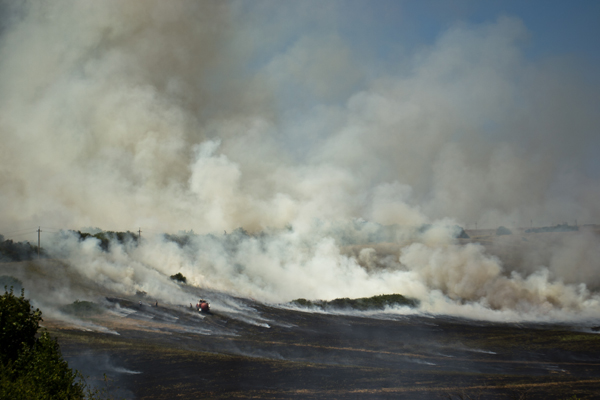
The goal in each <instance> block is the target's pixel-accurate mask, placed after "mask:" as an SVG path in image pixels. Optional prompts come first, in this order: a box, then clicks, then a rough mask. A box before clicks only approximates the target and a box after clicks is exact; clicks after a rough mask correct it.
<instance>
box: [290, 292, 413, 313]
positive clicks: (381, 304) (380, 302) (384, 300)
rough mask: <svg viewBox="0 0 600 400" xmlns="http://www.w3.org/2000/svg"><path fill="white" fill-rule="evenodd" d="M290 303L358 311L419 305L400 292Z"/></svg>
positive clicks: (303, 300) (325, 308)
mask: <svg viewBox="0 0 600 400" xmlns="http://www.w3.org/2000/svg"><path fill="white" fill-rule="evenodd" d="M291 303H292V304H294V305H297V306H301V307H317V308H320V309H322V310H330V309H353V310H359V311H367V310H384V309H385V308H386V307H394V306H407V307H417V306H418V305H419V302H418V300H415V299H410V298H407V297H404V296H402V295H401V294H382V295H379V296H373V297H363V298H360V299H349V298H341V299H334V300H331V301H324V300H316V301H310V300H306V299H296V300H293V301H292V302H291Z"/></svg>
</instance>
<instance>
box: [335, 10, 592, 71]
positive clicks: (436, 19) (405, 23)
mask: <svg viewBox="0 0 600 400" xmlns="http://www.w3.org/2000/svg"><path fill="white" fill-rule="evenodd" d="M346 4H347V5H348V10H349V11H350V14H351V15H352V14H354V15H353V16H351V17H350V18H349V19H348V21H347V22H348V24H345V27H344V28H345V30H346V31H347V32H348V33H349V34H352V31H354V33H355V34H365V33H366V34H367V35H370V36H371V38H372V40H376V41H377V42H379V43H383V44H386V45H387V47H388V48H390V47H392V46H393V43H394V42H401V43H403V44H404V45H406V46H418V45H423V44H430V43H432V42H433V41H434V40H435V39H436V38H437V37H438V36H439V35H440V33H441V32H443V31H444V30H446V29H447V28H448V27H449V26H450V25H452V24H454V23H456V22H459V21H461V22H467V23H472V24H480V23H485V22H492V21H494V20H496V19H497V18H498V17H499V16H501V15H507V16H514V17H518V18H520V19H521V20H522V21H523V23H524V24H525V26H526V27H527V29H528V30H529V31H530V33H531V43H530V47H529V54H530V55H531V56H532V57H543V56H552V55H556V54H572V55H576V56H579V57H582V58H585V59H588V60H590V61H595V62H598V61H600V39H599V38H600V2H598V1H570V2H567V1H560V0H544V1H535V0H532V1H519V0H489V1H476V0H456V1H440V0H437V1H435V0H421V1H414V0H409V1H397V0H386V1H375V2H363V1H360V2H352V1H350V2H347V3H346ZM361 19H362V20H363V22H362V23H361ZM368 19H372V20H373V23H372V24H369V22H367V20H368ZM355 23H356V25H355ZM361 25H362V26H361ZM365 30H372V32H371V33H370V34H369V33H368V32H365Z"/></svg>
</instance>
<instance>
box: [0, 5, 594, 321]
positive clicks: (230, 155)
mask: <svg viewBox="0 0 600 400" xmlns="http://www.w3.org/2000/svg"><path fill="white" fill-rule="evenodd" d="M268 5H270V6H274V10H273V9H272V8H273V7H268ZM338 6H339V3H332V5H330V6H328V8H327V9H326V10H324V12H323V13H321V14H320V16H319V17H313V16H312V15H314V12H308V11H307V8H309V7H308V6H306V5H280V4H277V6H275V5H274V4H273V3H267V2H257V3H251V4H245V3H237V2H223V1H205V2H195V1H171V2H164V1H158V0H157V1H144V2H142V1H104V2H93V1H81V2H71V1H54V2H51V3H49V2H41V1H30V2H27V3H26V4H25V5H23V6H22V7H18V10H16V9H15V10H13V9H11V8H5V9H3V12H4V13H5V15H4V16H3V19H2V21H10V22H7V23H5V22H2V29H3V31H2V36H1V37H0V135H1V138H2V146H1V147H0V154H1V157H0V187H1V188H2V190H1V192H0V210H2V211H0V225H1V226H2V227H5V229H6V230H7V231H10V230H16V229H21V228H23V227H25V226H31V225H36V226H37V225H39V224H41V222H40V221H43V224H44V225H48V226H58V227H65V228H67V227H69V228H78V227H81V226H101V227H103V228H106V229H110V230H128V229H130V230H133V229H136V228H137V227H139V226H141V227H143V229H144V230H146V231H148V232H151V231H157V232H175V231H177V230H189V229H193V230H194V231H195V232H198V233H211V232H218V233H219V235H220V233H221V232H223V230H226V231H229V232H231V231H233V230H234V229H236V228H238V227H243V228H245V229H246V230H248V231H250V232H257V231H261V230H265V231H267V232H271V233H270V234H269V235H268V237H267V238H263V239H260V238H257V237H252V236H250V237H241V238H240V239H239V243H236V245H235V250H232V248H231V247H230V246H229V244H228V243H229V242H227V240H229V239H227V240H226V239H224V238H220V236H199V237H196V238H194V239H193V246H192V247H190V248H187V249H181V248H179V247H178V246H177V245H176V244H174V243H172V242H167V241H164V240H163V239H161V238H160V237H158V236H157V237H152V236H151V235H148V238H147V241H146V242H144V244H143V245H142V246H139V247H127V246H114V247H113V248H112V249H111V251H110V252H108V253H106V252H102V251H100V250H99V248H98V247H97V244H96V243H94V242H93V241H85V242H81V243H80V242H78V241H77V240H75V238H71V239H65V241H64V242H62V243H57V244H55V248H56V249H58V250H55V253H56V254H61V255H63V256H65V257H68V260H69V262H70V263H71V264H72V265H73V266H74V267H75V268H77V270H78V271H79V272H80V273H81V274H82V275H83V276H85V277H87V278H89V279H92V280H94V281H96V282H99V283H100V285H102V286H104V287H106V288H109V289H110V290H114V291H119V292H123V293H129V294H131V293H135V291H136V290H144V291H149V292H153V293H157V294H158V293H163V297H164V298H165V299H175V300H177V301H179V300H181V301H182V302H183V303H184V304H187V303H188V302H189V301H187V299H184V297H185V296H184V295H178V294H177V293H178V290H179V289H178V287H177V285H175V284H174V283H172V282H170V281H169V280H168V275H170V274H174V273H176V272H180V271H181V272H182V273H183V274H184V275H185V276H188V277H189V279H190V281H191V282H192V283H194V284H196V285H200V286H204V287H211V288H214V289H219V290H224V291H228V292H233V293H236V294H240V295H245V296H252V297H255V298H257V299H260V300H263V301H272V302H278V301H288V300H291V299H292V298H296V297H306V298H323V299H330V298H334V297H342V296H347V297H361V296H369V295H374V294H380V293H389V292H400V293H403V294H405V295H408V296H414V297H417V298H419V299H421V300H422V304H423V306H422V308H423V310H425V311H430V312H450V313H457V314H464V315H469V314H470V313H471V311H469V310H471V309H475V310H476V311H478V312H479V311H480V312H479V314H480V315H482V316H486V315H488V316H489V314H486V310H489V309H492V310H495V311H494V312H497V313H503V312H504V314H498V315H499V316H498V317H497V318H499V319H501V318H504V317H506V318H519V317H518V316H519V315H525V316H527V317H533V316H536V315H540V311H542V312H543V315H545V316H548V318H566V316H565V315H563V314H561V312H563V311H566V312H568V313H572V312H576V313H579V315H586V316H589V315H596V314H597V312H598V298H597V295H595V294H594V293H593V292H590V291H589V289H588V288H587V286H586V284H587V283H591V284H593V285H597V284H598V282H599V276H598V273H597V272H596V271H597V270H598V268H597V261H596V260H598V258H597V257H595V253H596V250H594V249H595V247H594V243H595V242H596V241H597V239H596V238H595V237H594V236H590V235H576V236H573V237H572V238H571V239H569V240H566V241H564V242H563V243H562V244H561V246H560V247H558V248H556V249H553V250H552V251H551V252H549V253H548V249H547V248H546V249H545V250H543V251H540V253H543V254H540V256H539V257H537V256H535V255H532V256H530V257H522V259H521V261H520V262H519V264H518V265H511V266H510V268H508V269H507V268H506V266H505V265H504V264H503V261H501V260H500V259H499V258H497V257H495V256H492V255H490V254H487V253H486V252H485V249H484V248H483V247H482V246H479V245H475V244H469V245H466V246H463V245H460V244H459V243H458V242H456V241H455V240H454V239H453V237H452V234H450V232H448V229H447V228H446V227H448V226H453V225H454V224H456V223H458V224H462V225H465V224H473V223H475V222H478V223H479V225H480V226H488V227H496V226H498V225H505V226H509V227H517V226H523V225H527V223H528V222H529V221H530V220H534V221H548V220H550V221H551V222H563V221H572V220H574V219H576V218H577V219H578V220H579V221H589V222H594V221H595V220H597V219H598V217H599V216H600V208H599V205H598V202H597V201H596V200H597V198H598V194H600V184H599V180H598V173H597V171H596V170H594V169H593V168H592V166H593V165H594V164H593V158H594V154H595V152H594V151H592V150H593V149H598V148H599V145H600V143H599V140H598V136H597V135H596V131H597V130H598V128H599V127H600V120H599V118H600V116H599V115H600V114H599V113H597V112H596V108H597V106H596V105H597V104H598V98H597V93H598V91H597V90H596V88H595V87H594V86H593V85H590V84H589V83H588V82H581V81H580V80H579V79H578V74H577V72H578V71H577V69H576V68H573V67H572V65H571V64H569V63H567V62H564V63H563V62H553V60H540V61H532V60H530V59H528V58H527V57H525V56H524V53H523V47H522V46H523V43H524V42H525V41H526V39H527V35H528V34H527V29H526V27H524V26H523V24H522V23H521V22H520V21H519V20H517V19H514V18H508V17H503V18H499V19H498V20H497V21H495V22H491V23H487V24H482V25H478V26H469V25H464V24H457V25H455V26H452V27H450V28H449V29H448V30H447V31H446V32H445V33H443V34H442V35H441V36H440V37H439V38H438V39H437V40H436V41H435V43H434V44H433V45H431V46H429V47H424V48H421V49H417V50H416V51H415V52H413V53H412V54H405V55H403V57H400V61H399V62H398V63H397V64H394V65H386V66H385V68H382V69H380V70H379V72H380V73H379V74H378V77H377V78H373V77H372V76H373V75H374V74H373V73H372V72H373V68H375V67H374V66H373V65H374V64H372V63H371V60H370V59H366V58H362V57H359V54H360V51H358V50H357V49H356V48H354V47H353V46H352V43H350V42H348V41H347V40H346V39H345V38H344V36H343V35H342V34H341V33H340V32H338V31H336V24H335V23H330V22H332V21H334V19H333V18H334V16H335V15H336V7H338ZM306 26H313V27H315V29H312V30H311V32H310V33H308V34H307V33H305V32H306V31H305V30H304V28H305V27H306ZM373 63H375V61H374V62H373ZM357 219H364V220H367V221H370V223H373V224H376V223H379V224H384V225H387V224H399V225H401V226H403V227H407V228H406V229H407V231H406V232H407V233H406V234H400V235H399V237H398V238H397V245H398V246H399V252H398V256H397V258H395V259H393V258H392V259H390V258H389V256H386V257H387V258H386V259H385V260H383V258H382V259H381V260H379V258H378V256H377V255H376V254H373V253H372V252H371V251H370V250H368V249H366V250H364V251H363V252H361V253H360V256H359V257H358V258H357V257H356V256H353V255H352V254H351V253H352V252H348V251H347V249H344V248H342V245H343V241H341V240H340V237H348V236H349V235H350V236H352V235H355V234H356V232H355V231H356V230H355V229H354V228H351V226H352V225H353V221H356V220H357ZM424 223H433V225H434V227H435V228H434V229H432V230H430V231H429V232H428V233H427V234H425V235H414V234H412V233H410V232H412V231H411V229H409V228H414V227H417V226H419V225H421V224H424ZM286 227H287V228H289V229H287V228H286ZM363 233H364V232H363ZM359 236H360V235H359ZM596 247H597V246H596ZM544 251H545V253H544ZM536 254H537V253H536ZM369 263H371V265H372V266H373V265H379V266H381V265H384V266H387V268H364V265H366V264H369ZM573 271H575V272H573ZM471 315H476V314H472V313H471ZM544 318H545V317H544Z"/></svg>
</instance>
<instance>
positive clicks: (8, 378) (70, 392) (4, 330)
mask: <svg viewBox="0 0 600 400" xmlns="http://www.w3.org/2000/svg"><path fill="white" fill-rule="evenodd" d="M40 321H42V312H41V311H40V310H39V309H35V310H33V307H31V304H30V303H29V300H27V299H25V297H24V291H23V290H21V296H20V297H17V296H15V295H14V293H13V291H12V289H11V290H10V291H8V292H6V293H4V294H3V295H1V296H0V349H2V351H1V352H0V399H14V400H20V399H23V400H26V399H41V400H54V399H57V400H63V399H64V400H82V399H84V398H88V399H94V398H98V396H99V395H101V394H102V393H101V392H98V391H92V390H90V389H89V388H88V387H87V385H86V384H85V382H84V380H83V378H82V376H81V374H79V372H77V371H76V370H75V371H74V370H71V369H70V368H69V365H68V364H67V362H66V361H65V360H63V358H62V355H61V353H60V348H59V346H58V343H57V342H56V340H53V339H52V338H51V337H50V334H49V333H48V332H47V331H45V330H44V331H42V332H41V334H40V336H39V337H36V334H37V332H38V329H39V323H40Z"/></svg>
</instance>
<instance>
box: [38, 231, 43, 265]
mask: <svg viewBox="0 0 600 400" xmlns="http://www.w3.org/2000/svg"><path fill="white" fill-rule="evenodd" d="M40 228H41V227H39V226H38V230H37V233H38V260H39V259H40V233H42V230H41V229H40Z"/></svg>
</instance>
